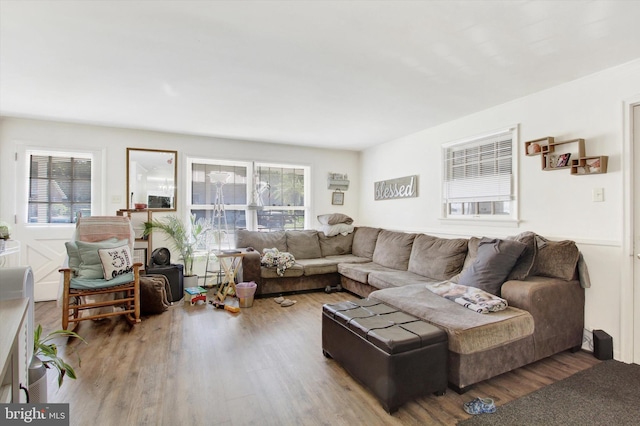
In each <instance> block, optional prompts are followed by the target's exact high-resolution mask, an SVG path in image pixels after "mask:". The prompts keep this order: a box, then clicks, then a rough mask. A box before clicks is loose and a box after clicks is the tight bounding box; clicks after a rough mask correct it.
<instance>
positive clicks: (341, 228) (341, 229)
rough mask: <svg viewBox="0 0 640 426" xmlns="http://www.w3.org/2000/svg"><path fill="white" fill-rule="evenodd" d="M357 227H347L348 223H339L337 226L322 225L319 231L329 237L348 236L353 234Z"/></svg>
mask: <svg viewBox="0 0 640 426" xmlns="http://www.w3.org/2000/svg"><path fill="white" fill-rule="evenodd" d="M354 229H355V226H353V225H347V224H346V223H338V224H336V225H320V227H319V228H318V230H319V231H321V232H323V233H324V234H325V235H326V236H327V237H333V236H334V235H340V234H342V235H347V234H350V233H352V232H353V230H354Z"/></svg>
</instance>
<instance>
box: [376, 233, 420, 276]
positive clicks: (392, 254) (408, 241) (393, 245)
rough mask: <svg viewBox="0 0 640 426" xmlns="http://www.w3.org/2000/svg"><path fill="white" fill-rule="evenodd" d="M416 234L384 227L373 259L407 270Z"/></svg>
mask: <svg viewBox="0 0 640 426" xmlns="http://www.w3.org/2000/svg"><path fill="white" fill-rule="evenodd" d="M415 237H416V234H408V233H406V232H394V231H387V230H386V229H383V230H382V231H381V232H380V234H379V235H378V241H377V242H376V248H375V250H374V251H373V261H374V262H375V263H377V264H379V265H382V266H386V267H387V268H393V269H398V270H400V271H406V270H407V266H408V265H409V256H411V247H412V245H413V240H414V239H415Z"/></svg>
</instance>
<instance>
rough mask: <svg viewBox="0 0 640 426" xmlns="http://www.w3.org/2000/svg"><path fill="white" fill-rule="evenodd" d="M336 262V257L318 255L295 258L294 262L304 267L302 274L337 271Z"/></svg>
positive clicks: (320, 273)
mask: <svg viewBox="0 0 640 426" xmlns="http://www.w3.org/2000/svg"><path fill="white" fill-rule="evenodd" d="M338 263H340V261H338V260H336V259H333V260H332V259H327V258H324V257H319V258H317V259H297V260H296V264H298V265H301V266H302V267H303V268H304V275H322V274H333V273H337V272H338Z"/></svg>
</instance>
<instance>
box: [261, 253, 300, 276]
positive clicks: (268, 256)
mask: <svg viewBox="0 0 640 426" xmlns="http://www.w3.org/2000/svg"><path fill="white" fill-rule="evenodd" d="M295 263H296V259H295V258H294V257H293V255H292V254H291V253H288V252H286V251H280V250H278V249H277V248H275V247H274V248H270V249H269V248H266V249H264V250H263V254H262V256H261V258H260V264H261V265H262V266H266V267H270V268H273V267H275V268H276V273H277V274H278V275H279V276H281V277H282V276H284V271H286V270H287V268H291V267H292V266H293V265H294V264H295Z"/></svg>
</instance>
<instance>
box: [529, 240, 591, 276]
mask: <svg viewBox="0 0 640 426" xmlns="http://www.w3.org/2000/svg"><path fill="white" fill-rule="evenodd" d="M536 247H537V249H538V252H537V253H536V259H535V262H534V265H533V272H532V273H531V274H532V275H540V276H543V277H552V278H561V279H563V280H567V281H568V280H570V279H572V278H573V277H574V274H575V272H576V265H577V264H578V258H579V257H580V251H579V250H578V247H577V246H576V243H575V242H573V241H549V240H547V239H546V238H544V237H541V236H540V235H536Z"/></svg>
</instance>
